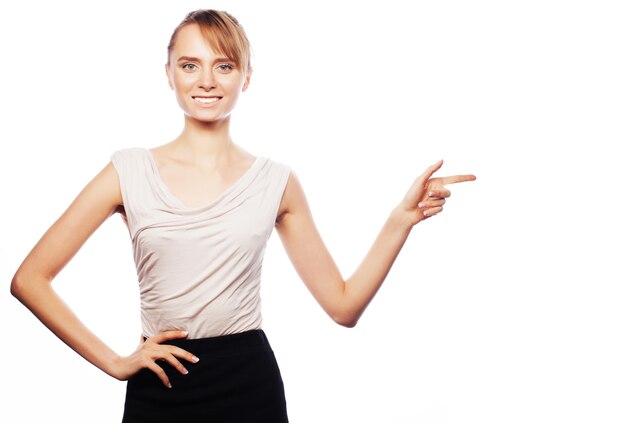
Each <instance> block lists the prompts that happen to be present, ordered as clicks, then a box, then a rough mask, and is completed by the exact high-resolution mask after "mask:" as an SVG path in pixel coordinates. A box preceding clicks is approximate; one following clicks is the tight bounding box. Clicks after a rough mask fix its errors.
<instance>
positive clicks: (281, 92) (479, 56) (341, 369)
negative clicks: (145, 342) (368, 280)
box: [0, 0, 626, 423]
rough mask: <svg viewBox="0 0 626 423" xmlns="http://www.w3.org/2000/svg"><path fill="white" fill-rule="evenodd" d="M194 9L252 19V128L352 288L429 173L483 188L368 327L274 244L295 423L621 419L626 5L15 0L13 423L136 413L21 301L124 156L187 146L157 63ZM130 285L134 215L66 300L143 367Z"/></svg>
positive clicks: (429, 234) (9, 39) (7, 187)
mask: <svg viewBox="0 0 626 423" xmlns="http://www.w3.org/2000/svg"><path fill="white" fill-rule="evenodd" d="M197 8H216V9H220V10H227V11H229V12H230V13H232V14H233V15H234V16H235V17H237V18H238V19H239V20H240V22H241V23H242V24H243V26H244V28H245V30H246V32H247V34H248V36H249V38H250V40H251V42H252V48H253V54H254V55H253V66H254V69H255V70H254V73H253V75H252V81H251V86H250V89H249V90H248V91H247V92H246V93H244V94H243V95H242V97H240V102H239V104H238V106H237V109H235V111H234V113H233V119H232V133H233V137H234V139H235V141H236V142H237V143H238V144H239V145H241V146H242V147H243V148H245V149H247V150H248V151H250V152H251V153H253V154H255V155H257V154H260V155H266V156H269V157H271V158H273V159H275V160H279V161H282V162H284V163H286V164H288V165H289V166H290V167H292V169H293V170H294V171H295V172H296V173H297V175H298V176H299V178H300V179H301V182H302V184H303V186H304V189H305V192H306V194H307V198H308V200H309V202H310V205H311V208H312V211H313V215H314V218H315V221H316V224H317V226H318V229H319V231H320V232H321V234H322V237H323V239H324V241H325V243H326V245H327V247H328V248H329V250H330V252H331V254H332V255H333V257H334V259H335V261H336V262H337V264H338V265H339V267H340V269H341V271H342V274H343V276H344V278H348V277H349V276H350V275H351V274H352V272H353V271H354V270H355V269H356V268H357V266H358V265H359V264H360V262H361V260H362V258H363V257H364V256H365V254H366V252H367V251H368V249H369V247H370V246H371V243H372V242H373V241H374V239H375V237H376V235H377V234H378V232H379V230H380V228H381V227H382V224H383V222H384V221H385V219H386V218H387V216H388V213H389V212H390V211H391V209H392V208H393V207H394V206H395V205H396V204H397V202H398V201H400V199H401V198H402V197H403V196H404V194H405V192H406V190H407V189H408V188H409V186H410V184H411V183H412V182H413V180H414V179H415V178H416V177H417V176H419V174H421V173H422V172H423V170H424V169H425V168H426V167H427V166H429V165H430V164H432V163H434V162H436V161H437V160H439V159H440V158H443V159H444V164H443V167H442V168H441V170H440V171H439V172H438V173H437V174H436V175H452V174H462V173H473V174H475V175H476V176H477V180H476V181H474V182H467V183H463V184H457V185H450V186H448V188H450V189H451V191H452V197H451V198H450V199H449V201H448V202H447V204H446V206H445V209H444V212H443V213H442V214H440V215H438V216H436V217H433V218H432V219H429V220H427V221H425V222H423V223H421V224H419V225H417V226H416V227H415V228H414V229H413V231H412V233H411V235H410V237H409V239H408V240H407V242H406V244H405V246H404V248H403V250H402V251H401V252H400V255H399V256H398V258H397V260H396V262H395V264H394V266H393V267H392V269H391V271H390V273H389V275H388V277H387V279H386V281H385V283H384V285H383V287H382V288H381V290H380V291H379V294H378V295H377V296H376V297H375V298H374V300H373V301H372V303H371V304H370V306H369V307H368V309H367V310H366V312H365V314H364V315H363V317H362V318H361V320H360V321H359V323H358V325H357V326H356V327H355V328H353V329H346V328H343V327H340V326H337V325H335V324H334V323H333V322H332V321H331V320H330V318H328V317H327V316H326V315H325V314H324V312H323V311H322V309H321V308H320V307H319V305H318V304H317V303H316V302H315V300H314V299H313V297H312V296H311V295H310V294H309V292H308V291H307V289H306V287H305V286H304V284H303V283H302V282H301V280H300V279H299V277H298V275H297V274H296V272H295V270H294V268H293V267H292V265H291V263H290V261H289V259H288V258H287V256H286V254H285V252H284V250H283V248H282V244H281V243H280V239H279V238H278V235H277V234H276V233H274V234H272V236H271V238H270V240H269V242H268V245H267V250H266V256H265V265H264V270H263V292H262V294H263V307H264V308H263V312H264V329H265V331H266V333H267V335H268V337H269V339H270V342H271V343H272V346H273V348H274V351H275V353H276V356H277V359H278V361H279V365H280V367H281V371H282V374H283V379H284V382H285V388H286V393H287V402H288V409H289V413H290V419H291V421H293V422H295V423H307V422H315V423H317V422H325V423H333V422H394V423H395V422H480V423H487V422H498V423H500V422H507V423H513V422H551V423H552V422H568V423H569V422H604V423H609V422H624V421H626V403H625V402H624V398H625V397H626V383H625V380H626V360H625V359H624V357H625V354H626V338H625V336H624V332H625V330H626V327H625V325H624V323H625V322H626V307H625V305H624V300H625V294H626V287H625V282H626V277H625V272H624V268H623V260H624V259H623V257H624V239H625V238H624V235H626V233H625V232H626V230H625V224H624V215H625V212H626V204H625V200H624V196H623V192H624V182H625V177H624V165H623V161H624V160H623V159H624V157H625V156H624V155H623V153H618V148H619V147H620V144H623V143H624V141H625V136H626V128H625V121H624V117H625V112H626V100H625V99H626V83H625V81H626V78H624V75H626V59H625V57H626V55H625V51H626V50H625V47H626V46H625V44H626V43H625V40H626V29H625V28H626V27H625V26H624V22H625V20H626V13H625V8H624V6H623V3H622V2H618V1H614V2H611V1H598V0H596V1H554V0H541V1H533V0H526V1H518V2H511V1H484V0H483V1H471V2H468V1H428V2H424V1H421V2H403V1H391V0H390V1H385V2H364V1H359V2H348V1H345V2H338V1H327V0H317V1H315V2H307V3H304V2H287V1H285V2H277V1H263V2H253V1H248V2H244V1H214V2H199V1H177V2H141V1H135V2H119V1H109V2H106V3H102V4H96V3H93V2H75V3H71V2H67V1H55V2H45V1H30V2H29V1H23V2H12V3H7V2H5V3H3V4H2V6H0V40H1V43H2V54H1V55H0V69H1V70H0V71H1V72H2V86H3V87H2V95H1V96H0V102H1V107H2V124H1V125H0V139H1V140H2V147H1V149H2V150H1V151H2V153H3V154H1V155H0V161H1V162H0V164H1V166H0V183H1V184H2V186H1V190H2V211H1V213H2V216H1V219H0V225H1V227H0V231H1V236H2V241H3V242H2V243H1V244H0V260H1V262H0V266H1V267H0V276H1V278H2V280H3V281H4V282H3V285H2V286H3V288H2V289H3V294H2V295H0V313H1V314H2V315H1V319H2V322H3V330H2V337H1V340H0V342H1V343H2V348H1V349H0V350H1V354H2V359H1V362H2V367H3V372H2V386H3V392H4V397H3V398H2V400H1V402H2V404H3V405H2V407H0V421H3V422H41V421H52V422H61V421H62V422H115V421H120V420H121V413H122V409H123V399H124V390H125V384H124V383H123V382H119V381H117V380H115V379H113V378H111V377H109V376H107V375H106V374H104V373H103V372H101V371H100V370H98V369H97V368H95V367H94V366H92V365H91V364H89V363H88V362H86V361H84V360H83V359H82V358H80V357H79V356H78V355H77V354H75V353H74V352H73V351H72V350H71V349H69V348H68V347H67V346H66V345H65V344H63V343H62V342H61V341H59V340H58V339H57V338H56V337H55V336H54V335H53V334H52V333H51V332H49V331H48V330H47V329H46V328H45V327H44V326H43V325H42V324H41V323H39V321H38V320H37V319H36V318H35V317H34V316H33V315H32V314H30V312H29V311H28V310H27V309H26V308H25V307H23V306H22V305H21V304H20V303H19V302H18V301H17V300H15V299H14V298H13V297H11V296H10V294H9V284H10V280H11V277H12V276H13V273H14V272H15V270H16V269H17V267H18V266H19V264H20V263H21V261H22V260H23V259H24V257H25V256H26V255H27V254H28V252H29V251H30V249H31V248H32V247H33V246H34V244H35V243H36V242H37V241H38V240H39V238H40V237H41V236H42V235H43V233H44V232H45V230H46V229H47V228H48V227H49V226H50V225H51V224H52V223H53V222H54V221H55V220H56V219H57V218H58V217H59V216H60V215H61V213H62V212H63V211H64V210H65V209H66V207H67V206H68V205H69V204H70V202H71V201H72V200H73V199H74V198H75V196H76V195H77V194H78V192H79V191H80V190H81V189H82V188H83V187H84V186H85V185H86V184H87V182H88V181H89V180H90V179H91V178H92V177H93V176H95V174H96V173H97V172H98V171H99V170H100V169H101V168H102V167H103V166H104V165H106V163H107V162H108V161H109V157H110V154H111V153H112V152H113V151H114V150H116V149H119V148H125V147H131V146H143V147H154V146H157V145H160V144H163V143H165V142H168V141H170V140H172V139H173V138H174V137H176V136H177V135H178V133H179V132H180V130H181V129H182V124H183V113H182V111H181V110H180V108H179V107H178V105H177V103H176V100H175V97H174V94H173V92H172V91H170V89H169V87H168V86H167V82H166V78H165V73H164V70H163V65H164V63H165V60H166V47H167V42H168V40H169V36H170V34H171V32H172V31H173V29H174V28H175V26H176V25H177V24H178V22H180V21H181V20H182V19H183V17H184V16H185V14H186V13H187V12H189V11H191V10H194V9H197ZM136 282H137V281H136V274H135V267H134V262H133V261H132V252H131V244H130V239H129V236H128V232H127V229H126V227H125V226H124V224H123V222H122V220H121V218H120V216H119V215H117V214H116V215H114V216H113V217H112V218H111V219H109V220H108V221H107V222H105V223H104V224H103V225H102V227H101V228H100V229H99V230H98V231H96V233H95V234H94V235H93V236H92V237H91V238H90V239H89V240H88V242H87V243H86V244H85V245H84V246H83V248H82V249H81V250H80V251H79V253H78V254H77V255H76V256H75V257H74V259H73V260H72V261H71V262H70V263H69V264H68V265H67V266H66V268H65V269H64V270H63V271H62V272H61V273H60V274H59V275H58V277H57V278H56V279H55V280H54V283H53V285H54V286H55V288H56V289H57V291H58V292H59V293H60V294H61V295H62V297H63V298H64V299H65V300H66V301H67V302H68V303H69V305H70V306H71V307H72V308H73V309H74V311H75V312H76V313H77V314H78V315H79V317H80V318H81V319H83V320H84V322H85V323H86V324H87V325H88V326H89V327H90V328H91V329H92V330H93V331H94V332H96V333H97V334H98V335H99V336H101V337H102V338H103V339H104V340H105V341H106V342H107V343H109V344H110V345H111V346H112V347H113V348H114V349H115V350H116V351H118V352H119V353H123V354H127V353H130V352H132V351H133V350H134V348H135V346H136V343H137V338H138V334H139V330H140V327H139V308H138V307H139V303H138V289H137V285H136Z"/></svg>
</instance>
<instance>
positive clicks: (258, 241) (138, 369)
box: [11, 10, 475, 423]
mask: <svg viewBox="0 0 626 423" xmlns="http://www.w3.org/2000/svg"><path fill="white" fill-rule="evenodd" d="M165 71H166V76H167V80H168V83H169V86H170V87H171V88H172V90H174V93H175V95H176V99H177V101H178V104H179V105H180V107H181V108H182V109H183V111H184V128H183V130H182V132H181V133H180V135H179V136H178V137H177V138H176V139H174V140H172V141H171V142H169V143H167V144H164V145H161V146H157V147H154V148H152V149H146V148H142V147H129V148H124V149H121V150H117V151H115V152H114V153H113V154H112V155H111V161H110V163H108V164H107V165H106V166H105V167H104V168H103V169H102V170H101V171H100V172H99V173H98V174H97V175H96V176H95V177H94V178H93V179H92V180H91V181H90V182H89V183H88V184H87V185H86V186H85V188H84V189H83V190H82V191H81V192H80V193H79V194H78V196H77V197H76V199H75V200H74V201H73V202H72V204H70V206H69V207H68V209H67V210H66V211H65V212H64V213H63V215H62V216H61V217H60V218H59V219H58V220H57V221H56V222H55V223H54V224H53V225H52V226H51V227H50V229H49V230H48V231H47V232H46V233H45V234H44V235H43V237H42V238H41V239H40V240H39V242H38V243H37V244H36V245H35V247H34V248H33V249H32V251H31V252H30V253H29V254H28V256H27V257H26V258H25V260H24V261H23V263H22V264H21V265H20V267H19V269H18V270H17V271H16V273H15V276H14V278H13V280H12V283H11V292H12V294H13V295H14V296H16V297H17V298H18V299H19V300H20V301H21V302H22V303H23V304H24V305H25V306H26V307H28V308H29V309H30V310H31V311H32V312H33V313H34V314H35V315H36V316H37V317H38V318H39V319H40V320H41V321H42V322H43V323H44V324H45V325H46V326H47V327H48V328H49V329H50V330H51V331H53V332H54V333H55V334H56V335H57V336H58V337H59V338H60V339H61V340H63V341H64V342H65V343H67V344H68V345H69V346H70V347H71V348H73V349H74V350H75V351H76V352H77V353H78V354H80V355H81V356H83V357H84V358H85V359H86V360H88V361H89V362H91V363H92V364H94V365H95V366H97V367H98V368H100V369H101V370H103V371H104V372H106V373H107V374H109V375H111V376H113V377H115V378H117V379H119V380H128V384H127V390H126V402H125V408H124V417H123V421H124V422H152V423H154V422H161V421H162V422H165V421H168V422H171V421H185V422H193V421H219V422H221V423H224V422H246V423H250V422H274V423H277V422H286V421H288V420H287V408H286V401H285V394H284V387H283V382H282V378H281V375H280V370H279V368H278V364H277V363H276V360H275V357H274V354H273V352H272V349H271V346H270V344H269V342H268V339H267V337H266V335H265V333H264V332H263V330H262V329H261V309H260V301H259V284H260V274H261V265H262V261H263V253H264V248H265V244H266V241H267V239H268V237H269V236H270V234H271V233H272V230H273V228H276V230H277V231H278V234H279V236H280V239H281V241H282V243H283V245H284V247H285V250H286V252H287V254H288V256H289V258H290V259H291V261H292V263H293V265H294V267H295V268H296V270H297V272H298V274H299V275H300V276H301V278H302V280H303V281H304V283H305V284H306V286H307V287H308V288H309V290H310V291H311V293H312V294H313V296H314V297H315V299H316V300H317V301H318V302H319V304H320V305H321V307H322V308H323V309H324V310H325V311H326V313H328V315H329V316H330V317H331V318H332V319H333V320H334V321H335V322H337V323H338V324H340V325H343V326H346V327H353V326H354V325H355V324H356V323H357V321H358V320H359V318H360V316H361V315H362V313H363V312H364V310H365V308H366V307H367V305H368V304H369V302H370V301H371V300H372V298H373V297H374V295H375V294H376V292H377V291H378V289H379V288H380V286H381V284H382V283H383V281H384V279H385V277H386V275H387V273H388V272H389V269H390V267H391V265H392V264H393V262H394V260H395V258H396V256H397V255H398V253H399V251H400V249H401V248H402V246H403V244H404V242H405V240H406V239H407V237H408V235H409V233H410V231H411V228H412V227H413V226H415V225H416V224H417V223H419V222H421V221H423V220H425V219H428V218H430V217H431V216H434V215H436V214H438V213H440V212H441V211H442V210H443V205H444V203H445V201H446V200H445V199H446V198H447V197H449V196H450V191H449V190H448V189H446V188H444V186H445V185H447V184H451V183H457V182H463V181H472V180H474V179H475V177H474V176H473V175H457V176H448V177H433V174H434V173H435V172H436V171H437V170H438V169H439V168H440V167H441V165H442V161H439V162H437V163H435V164H434V165H432V166H430V167H429V168H428V169H426V170H425V171H424V173H422V174H421V175H420V176H419V177H417V178H416V179H415V181H414V182H413V184H412V185H411V187H410V188H409V190H408V192H407V194H406V196H405V197H404V198H403V200H402V201H401V202H400V203H399V204H397V205H396V206H395V207H394V208H393V209H392V210H391V212H390V214H389V217H388V219H387V221H386V222H385V223H384V226H383V228H382V230H381V232H380V234H379V235H378V237H377V239H376V240H375V242H374V244H373V246H372V248H371V249H370V250H369V252H368V254H367V256H366V257H365V260H364V261H363V262H362V264H361V266H360V267H359V268H358V269H357V271H356V272H355V273H354V274H353V275H352V276H351V277H350V278H349V279H348V280H347V281H344V280H343V279H342V277H341V274H340V272H339V270H338V268H337V266H336V264H335V262H334V261H333V258H332V257H331V256H330V254H329V252H328V250H327V249H326V247H325V245H324V243H323V241H322V239H321V237H320V235H319V233H318V231H317V229H316V227H315V224H314V222H313V218H312V216H311V212H310V209H309V206H308V203H307V200H306V197H305V194H304V192H303V189H302V186H301V185H300V183H299V181H298V178H297V176H296V174H295V172H293V171H292V170H291V169H290V168H289V167H288V166H286V165H285V164H283V163H280V162H278V161H274V160H271V159H269V158H267V157H263V156H254V155H253V154H251V153H250V152H248V151H247V150H244V149H243V148H242V147H241V146H239V145H238V144H236V143H235V142H234V141H233V140H232V138H231V136H230V114H231V112H232V110H233V109H234V108H235V105H236V104H237V99H238V97H239V95H240V93H241V92H244V91H246V89H247V87H248V85H249V84H250V76H251V74H252V67H251V63H250V46H249V42H248V39H247V37H246V34H245V32H244V30H243V28H242V27H241V25H240V24H239V23H238V21H237V20H236V19H235V18H234V17H233V16H231V15H230V14H228V13H226V12H223V11H216V10H197V11H194V12H191V13H189V14H188V15H187V17H186V18H185V19H184V20H183V21H182V22H181V23H180V25H179V26H178V27H177V28H176V29H175V31H174V33H173V34H172V36H171V40H170V43H169V46H168V61H167V63H166V66H165ZM115 212H119V213H120V214H121V216H122V218H123V220H124V222H125V223H126V225H127V227H128V230H129V234H130V238H131V242H132V246H133V252H134V259H135V263H136V266H137V275H138V282H139V286H140V295H141V319H142V328H143V334H142V335H143V336H142V342H140V344H139V346H138V348H137V349H136V351H134V352H133V353H132V354H130V355H128V356H121V355H119V354H117V353H116V352H114V351H113V350H111V348H109V347H108V346H107V345H105V344H104V343H103V342H102V341H101V340H100V339H99V338H98V337H97V336H96V335H94V334H93V333H92V332H91V331H90V330H89V329H88V328H86V327H85V326H84V325H83V324H82V323H81V321H80V320H79V319H78V318H77V317H76V315H74V314H73V312H72V311H71V310H70V309H69V308H68V307H67V306H66V305H65V303H64V302H63V301H62V300H61V298H59V297H58V296H57V295H56V293H55V291H54V290H53V289H52V287H51V281H52V280H53V279H54V277H55V276H56V275H57V274H58V273H59V272H60V270H61V269H62V268H63V267H64V266H65V265H66V264H67V263H68V262H69V260H70V259H71V258H72V257H73V256H74V255H75V254H76V252H77V251H78V250H79V248H80V247H81V246H82V245H83V244H84V243H85V241H86V240H87V239H88V238H89V237H90V236H91V234H93V232H94V231H95V230H96V229H97V228H98V227H99V226H100V225H101V224H102V223H103V222H104V221H105V220H106V219H108V218H109V217H110V216H111V215H113V214H114V213H115ZM171 388H173V389H171Z"/></svg>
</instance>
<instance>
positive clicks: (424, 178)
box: [419, 159, 443, 182]
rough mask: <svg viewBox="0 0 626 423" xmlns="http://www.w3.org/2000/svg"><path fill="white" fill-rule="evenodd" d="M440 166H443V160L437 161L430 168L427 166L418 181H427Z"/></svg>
mask: <svg viewBox="0 0 626 423" xmlns="http://www.w3.org/2000/svg"><path fill="white" fill-rule="evenodd" d="M442 164H443V159H441V160H439V161H438V162H437V163H435V164H433V165H431V166H428V168H427V169H426V170H425V171H424V173H422V175H421V176H420V177H419V179H420V181H422V182H426V181H427V180H429V179H430V177H431V176H433V173H435V172H436V171H438V170H439V168H440V167H441V165H442Z"/></svg>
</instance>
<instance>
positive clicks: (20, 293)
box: [11, 272, 35, 303]
mask: <svg viewBox="0 0 626 423" xmlns="http://www.w3.org/2000/svg"><path fill="white" fill-rule="evenodd" d="M34 279H35V278H33V277H31V276H25V275H24V273H20V272H17V273H16V274H15V275H14V276H13V279H11V295H13V296H14V297H15V298H17V299H18V300H19V301H20V302H22V303H24V301H26V300H27V299H28V297H29V296H30V295H31V293H32V292H33V289H35V286H34V284H33V280H34Z"/></svg>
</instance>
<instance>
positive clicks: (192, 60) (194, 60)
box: [176, 56, 234, 63]
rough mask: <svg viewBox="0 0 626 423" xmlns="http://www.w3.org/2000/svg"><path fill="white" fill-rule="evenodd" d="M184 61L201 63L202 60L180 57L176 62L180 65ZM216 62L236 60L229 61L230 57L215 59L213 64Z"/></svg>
mask: <svg viewBox="0 0 626 423" xmlns="http://www.w3.org/2000/svg"><path fill="white" fill-rule="evenodd" d="M182 61H189V62H201V61H202V60H200V59H198V58H197V57H192V56H180V57H179V58H178V60H177V61H176V62H177V63H178V62H182ZM215 62H234V60H233V59H229V58H228V57H216V58H215V59H213V63H215Z"/></svg>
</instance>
